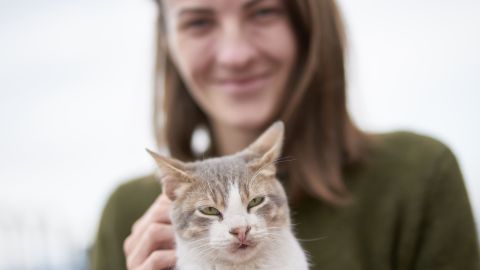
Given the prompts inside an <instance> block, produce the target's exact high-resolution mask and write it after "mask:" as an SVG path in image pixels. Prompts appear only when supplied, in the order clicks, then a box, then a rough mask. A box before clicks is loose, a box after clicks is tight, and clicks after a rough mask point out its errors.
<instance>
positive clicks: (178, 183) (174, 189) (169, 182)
mask: <svg viewBox="0 0 480 270" xmlns="http://www.w3.org/2000/svg"><path fill="white" fill-rule="evenodd" d="M145 150H147V152H148V153H149V154H150V155H151V156H152V157H153V159H155V162H156V163H157V165H158V167H159V169H160V180H161V184H162V188H163V190H164V192H165V194H166V195H167V197H168V198H169V199H170V200H172V201H174V200H175V199H176V198H178V196H179V195H181V194H182V193H183V192H184V191H185V189H186V188H187V187H188V186H189V185H190V184H191V183H192V182H193V177H192V176H191V175H190V174H189V173H188V172H187V170H186V166H185V163H183V162H181V161H179V160H177V159H174V158H167V157H164V156H161V155H159V154H157V153H155V152H153V151H151V150H149V149H145Z"/></svg>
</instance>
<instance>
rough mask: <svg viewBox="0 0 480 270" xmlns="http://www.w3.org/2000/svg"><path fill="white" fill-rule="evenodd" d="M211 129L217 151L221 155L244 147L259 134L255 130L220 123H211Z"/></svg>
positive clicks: (229, 153)
mask: <svg viewBox="0 0 480 270" xmlns="http://www.w3.org/2000/svg"><path fill="white" fill-rule="evenodd" d="M212 129H213V130H212V132H213V137H214V138H215V141H216V147H217V151H218V154H219V155H221V156H225V155H231V154H234V153H236V152H238V151H240V150H242V149H244V148H245V147H246V146H248V145H249V144H250V143H252V142H253V141H254V140H255V138H256V137H257V136H258V134H259V132H258V131H256V130H252V129H242V128H235V127H230V126H226V125H222V124H213V125H212Z"/></svg>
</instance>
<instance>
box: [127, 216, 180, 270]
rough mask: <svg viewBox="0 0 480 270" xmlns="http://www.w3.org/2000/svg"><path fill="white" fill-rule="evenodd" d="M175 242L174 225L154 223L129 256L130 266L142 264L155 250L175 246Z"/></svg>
mask: <svg viewBox="0 0 480 270" xmlns="http://www.w3.org/2000/svg"><path fill="white" fill-rule="evenodd" d="M174 242H175V241H174V233H173V228H172V225H165V224H158V223H153V224H151V225H150V226H149V227H148V228H147V230H146V231H145V232H144V234H143V235H142V238H141V240H140V241H139V242H138V243H137V245H136V247H135V248H134V250H133V251H132V252H131V254H130V255H129V256H128V257H127V265H129V267H135V266H138V265H141V264H142V263H143V262H144V261H145V259H147V257H148V256H149V255H150V254H151V253H152V252H153V251H154V250H156V249H172V248H174Z"/></svg>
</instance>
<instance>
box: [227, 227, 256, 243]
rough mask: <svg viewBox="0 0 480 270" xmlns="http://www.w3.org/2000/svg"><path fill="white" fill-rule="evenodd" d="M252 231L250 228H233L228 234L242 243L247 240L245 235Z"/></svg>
mask: <svg viewBox="0 0 480 270" xmlns="http://www.w3.org/2000/svg"><path fill="white" fill-rule="evenodd" d="M251 229H252V227H250V226H241V227H236V228H233V229H231V230H230V231H229V233H230V234H231V235H233V236H235V237H236V238H238V240H239V241H240V242H244V241H245V239H246V238H247V235H248V232H249V231H250V230H251Z"/></svg>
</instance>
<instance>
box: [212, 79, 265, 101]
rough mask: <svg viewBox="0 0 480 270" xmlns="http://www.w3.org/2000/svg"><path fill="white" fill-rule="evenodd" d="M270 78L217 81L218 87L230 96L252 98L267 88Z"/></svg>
mask: <svg viewBox="0 0 480 270" xmlns="http://www.w3.org/2000/svg"><path fill="white" fill-rule="evenodd" d="M268 78H269V76H268V75H266V74H265V75H255V76H248V77H243V78H227V79H219V80H217V83H216V84H217V87H218V88H220V89H221V90H222V91H224V92H225V93H227V94H229V95H233V96H250V95H252V94H256V93H257V92H259V91H261V90H262V89H264V88H265V86H266V84H267V81H268Z"/></svg>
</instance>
